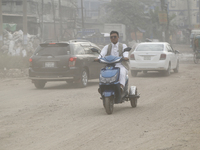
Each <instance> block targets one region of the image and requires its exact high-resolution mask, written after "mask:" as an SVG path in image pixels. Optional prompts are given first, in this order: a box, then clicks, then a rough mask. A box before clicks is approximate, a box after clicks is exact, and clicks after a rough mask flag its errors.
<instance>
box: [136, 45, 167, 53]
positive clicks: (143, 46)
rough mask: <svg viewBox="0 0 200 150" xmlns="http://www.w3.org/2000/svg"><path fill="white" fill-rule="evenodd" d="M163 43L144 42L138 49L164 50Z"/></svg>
mask: <svg viewBox="0 0 200 150" xmlns="http://www.w3.org/2000/svg"><path fill="white" fill-rule="evenodd" d="M163 50H164V45H163V44H142V45H138V47H137V49H136V51H163Z"/></svg>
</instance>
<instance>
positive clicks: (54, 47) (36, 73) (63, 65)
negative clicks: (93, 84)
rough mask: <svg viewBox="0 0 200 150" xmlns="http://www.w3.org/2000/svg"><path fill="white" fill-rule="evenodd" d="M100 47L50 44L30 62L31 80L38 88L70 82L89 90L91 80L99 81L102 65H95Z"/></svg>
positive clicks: (78, 43)
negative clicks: (55, 82) (95, 51)
mask: <svg viewBox="0 0 200 150" xmlns="http://www.w3.org/2000/svg"><path fill="white" fill-rule="evenodd" d="M92 48H96V49H98V50H99V51H100V48H99V47H98V46H97V45H95V44H94V43H91V42H89V41H85V40H71V41H67V42H55V43H54V42H48V43H42V44H40V45H39V47H38V48H37V50H36V51H35V52H34V54H33V55H32V56H31V58H30V59H29V61H30V68H29V78H30V79H31V80H32V83H34V85H35V87H36V88H39V89H40V88H44V86H45V84H46V82H48V81H67V83H73V82H74V83H77V84H78V85H79V86H81V87H86V86H87V84H88V80H89V79H96V78H99V73H100V70H101V68H102V65H101V64H99V63H94V62H93V60H94V59H95V58H96V57H98V54H97V53H93V52H92V51H91V49H92Z"/></svg>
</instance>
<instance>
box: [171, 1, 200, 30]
mask: <svg viewBox="0 0 200 150" xmlns="http://www.w3.org/2000/svg"><path fill="white" fill-rule="evenodd" d="M168 10H169V13H170V14H175V15H176V19H175V23H176V25H177V26H178V27H180V28H190V29H193V28H197V27H198V26H199V24H200V19H199V18H200V16H199V0H168Z"/></svg>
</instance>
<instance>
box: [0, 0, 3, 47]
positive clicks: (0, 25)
mask: <svg viewBox="0 0 200 150" xmlns="http://www.w3.org/2000/svg"><path fill="white" fill-rule="evenodd" d="M1 46H3V17H2V1H1V0H0V49H1Z"/></svg>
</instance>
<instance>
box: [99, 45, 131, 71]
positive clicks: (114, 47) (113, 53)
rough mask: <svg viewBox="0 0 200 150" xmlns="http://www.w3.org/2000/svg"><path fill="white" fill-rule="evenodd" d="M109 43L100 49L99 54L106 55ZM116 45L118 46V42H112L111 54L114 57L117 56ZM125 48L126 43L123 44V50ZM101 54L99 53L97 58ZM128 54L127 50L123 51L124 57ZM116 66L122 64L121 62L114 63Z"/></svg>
mask: <svg viewBox="0 0 200 150" xmlns="http://www.w3.org/2000/svg"><path fill="white" fill-rule="evenodd" d="M109 45H110V44H108V45H106V46H105V47H104V48H103V49H102V50H101V55H102V56H103V57H105V56H106V54H107V51H108V46H109ZM118 47H119V42H118V43H116V44H113V43H112V49H111V55H113V56H116V57H119V51H118ZM125 48H127V46H126V44H123V50H124V49H125ZM101 55H99V57H98V58H101ZM128 55H129V53H128V52H124V53H123V56H124V57H128ZM118 66H122V64H121V63H117V64H116V67H118Z"/></svg>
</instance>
